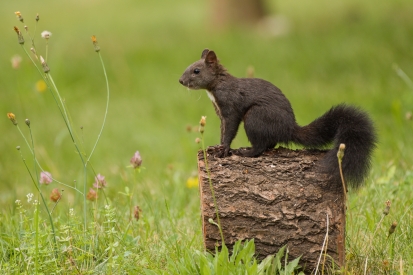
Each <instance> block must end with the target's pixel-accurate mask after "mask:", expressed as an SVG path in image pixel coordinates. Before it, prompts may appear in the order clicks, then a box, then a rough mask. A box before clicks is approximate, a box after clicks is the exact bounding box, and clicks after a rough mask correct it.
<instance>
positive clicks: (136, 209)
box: [133, 205, 142, 221]
mask: <svg viewBox="0 0 413 275" xmlns="http://www.w3.org/2000/svg"><path fill="white" fill-rule="evenodd" d="M141 212H142V209H141V208H140V207H139V206H137V205H136V206H135V207H134V208H133V216H134V217H135V219H136V220H137V221H139V217H140V213H141Z"/></svg>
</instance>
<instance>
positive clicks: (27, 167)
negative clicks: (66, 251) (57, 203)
mask: <svg viewBox="0 0 413 275" xmlns="http://www.w3.org/2000/svg"><path fill="white" fill-rule="evenodd" d="M20 156H21V158H22V160H23V163H24V166H26V169H27V171H28V172H29V175H30V177H31V179H32V182H33V184H34V186H35V187H36V189H37V191H38V192H39V194H40V197H41V198H42V202H43V204H44V206H45V208H46V212H47V214H48V216H49V221H50V225H51V227H52V232H53V242H54V252H55V256H56V259H57V256H58V254H57V241H56V234H55V229H54V225H53V219H52V215H51V214H50V211H49V208H48V207H47V204H46V200H45V199H44V197H43V194H42V192H41V191H40V188H39V186H38V185H37V184H36V180H35V179H34V177H33V174H32V172H30V169H29V166H27V163H26V160H25V159H24V158H23V155H22V153H21V152H20Z"/></svg>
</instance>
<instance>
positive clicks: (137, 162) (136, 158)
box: [130, 151, 142, 169]
mask: <svg viewBox="0 0 413 275" xmlns="http://www.w3.org/2000/svg"><path fill="white" fill-rule="evenodd" d="M130 163H131V164H132V166H133V168H135V169H136V168H139V167H141V165H142V157H141V154H140V153H139V151H136V152H135V154H134V155H133V157H132V158H131V159H130Z"/></svg>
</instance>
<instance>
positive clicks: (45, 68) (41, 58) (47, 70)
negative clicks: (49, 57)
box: [40, 56, 50, 73]
mask: <svg viewBox="0 0 413 275" xmlns="http://www.w3.org/2000/svg"><path fill="white" fill-rule="evenodd" d="M40 63H41V64H42V67H43V71H44V72H45V73H48V72H50V68H49V66H47V63H46V61H44V58H43V56H40Z"/></svg>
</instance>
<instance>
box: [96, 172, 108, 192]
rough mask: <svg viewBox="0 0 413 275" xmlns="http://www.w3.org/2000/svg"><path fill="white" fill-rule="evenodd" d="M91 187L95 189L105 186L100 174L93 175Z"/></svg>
mask: <svg viewBox="0 0 413 275" xmlns="http://www.w3.org/2000/svg"><path fill="white" fill-rule="evenodd" d="M93 187H95V188H97V189H99V188H103V187H106V180H105V177H104V176H102V175H101V174H97V176H96V177H95V183H94V184H93Z"/></svg>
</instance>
